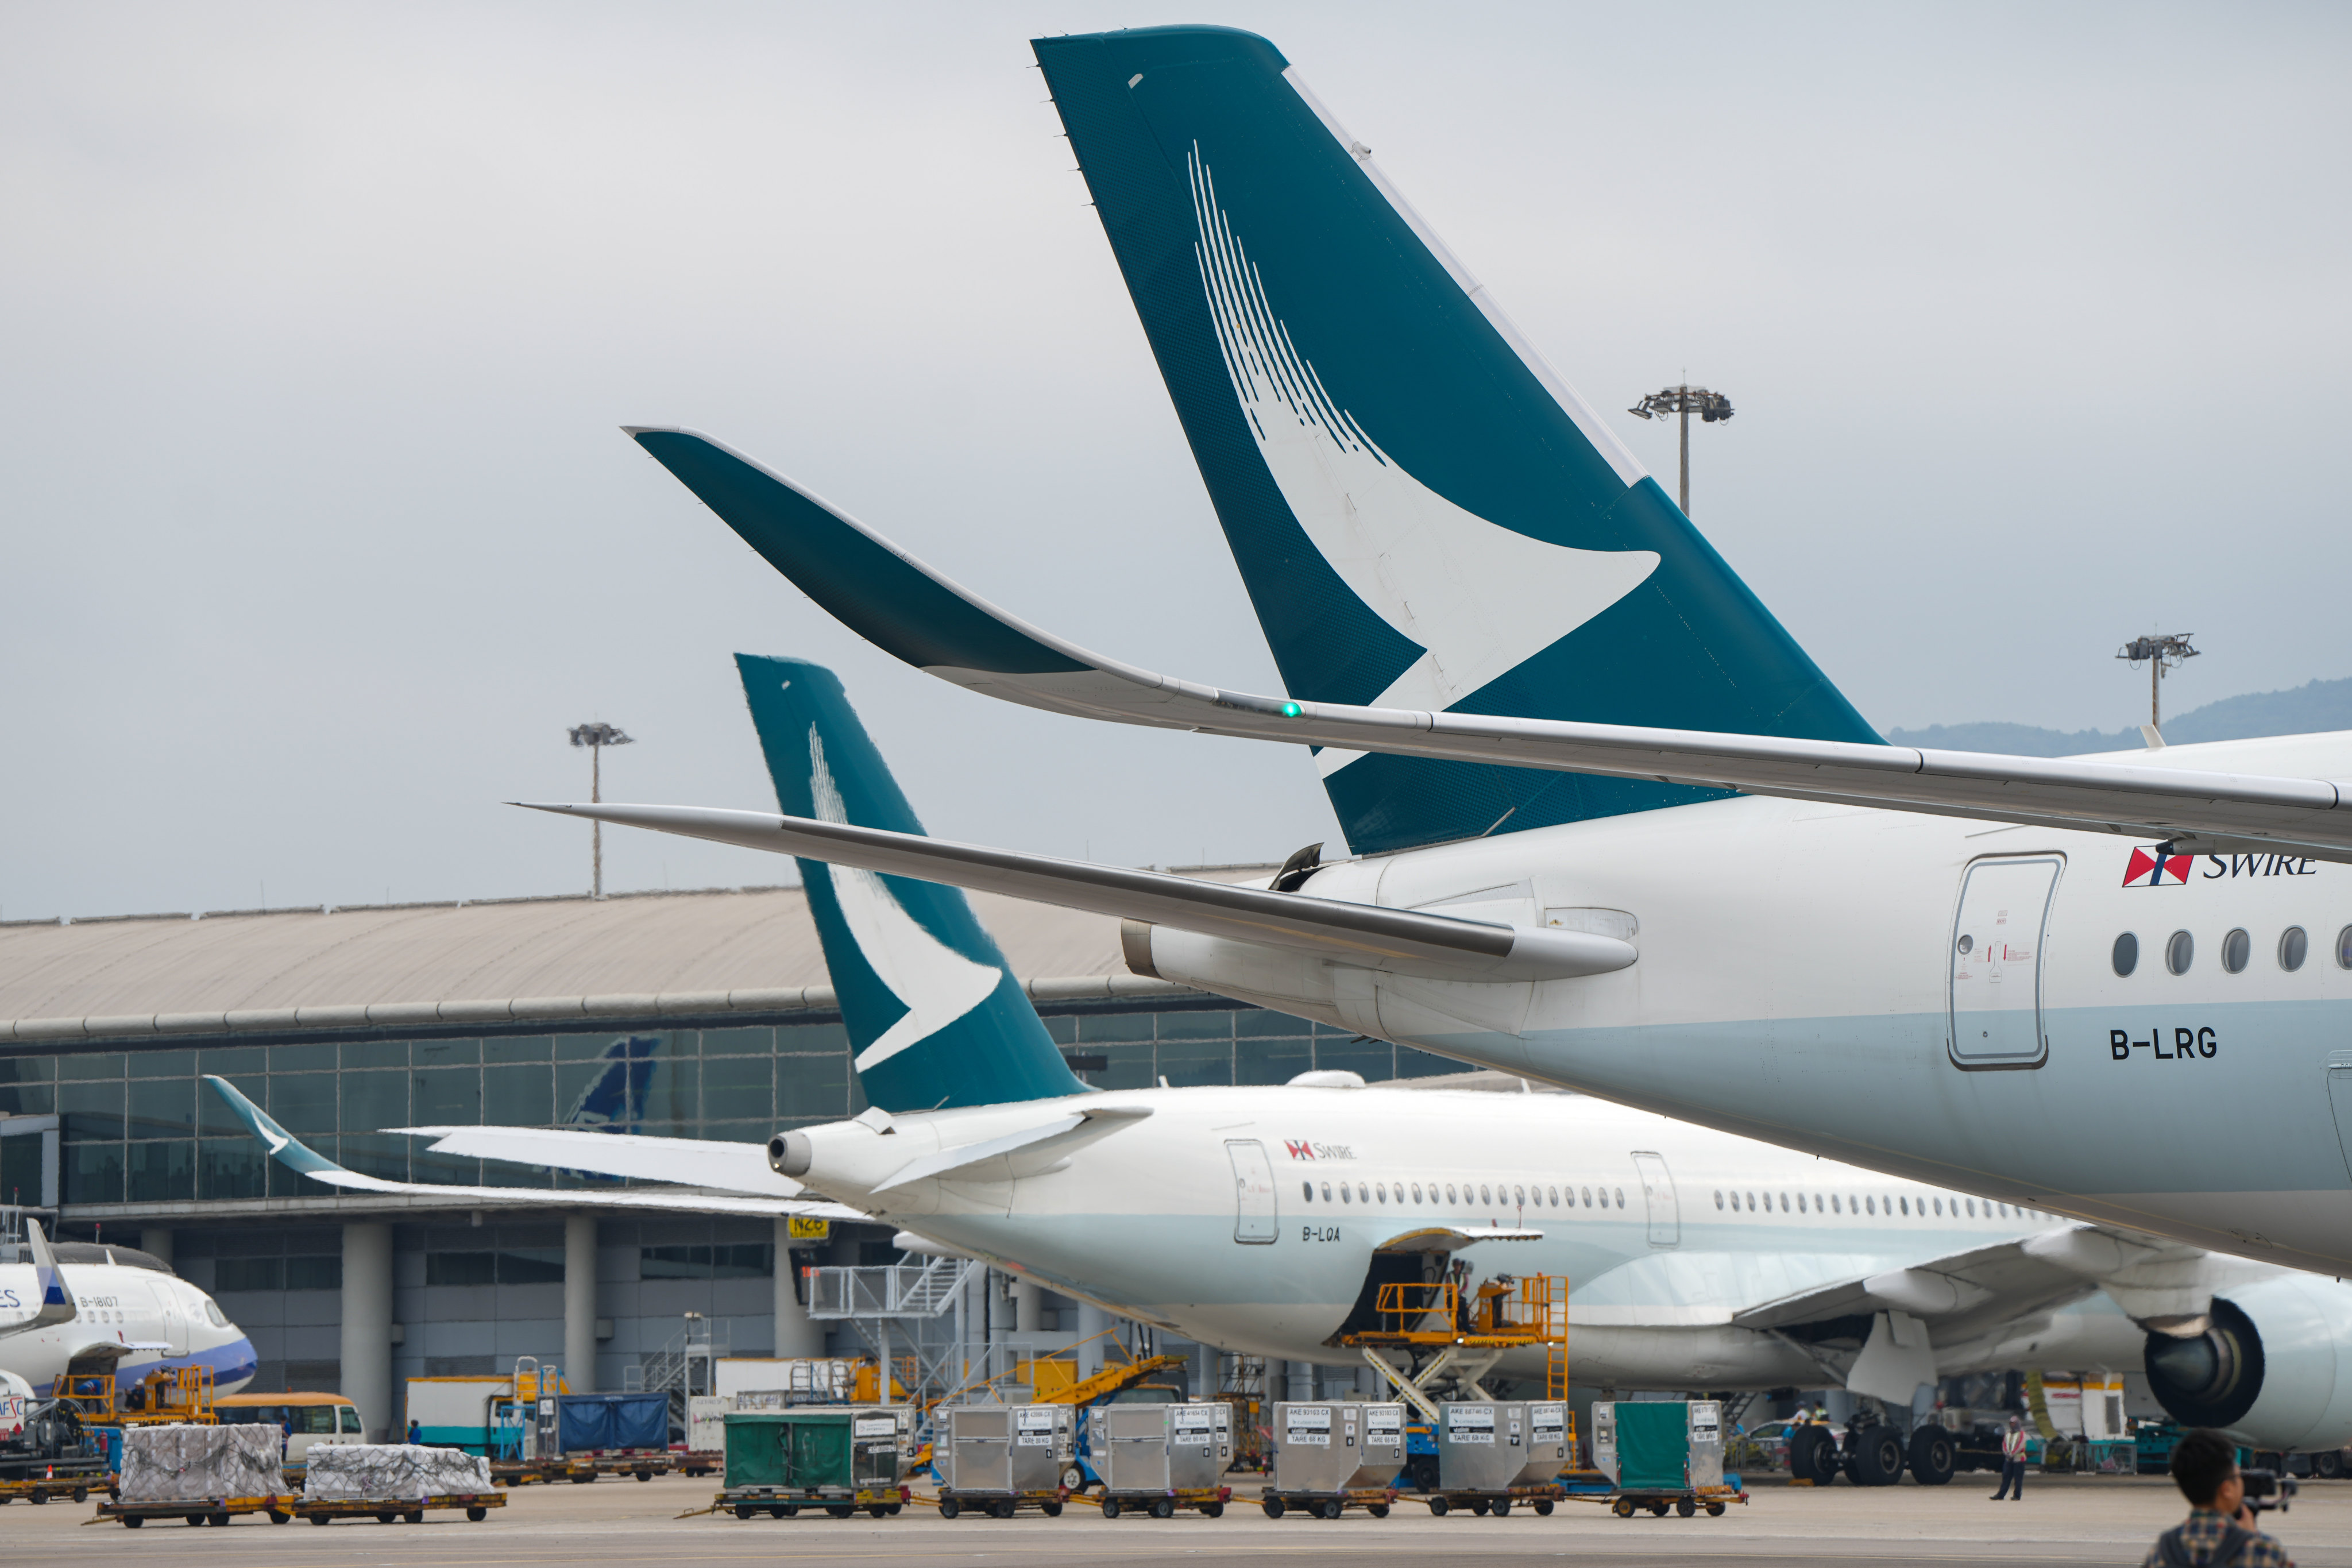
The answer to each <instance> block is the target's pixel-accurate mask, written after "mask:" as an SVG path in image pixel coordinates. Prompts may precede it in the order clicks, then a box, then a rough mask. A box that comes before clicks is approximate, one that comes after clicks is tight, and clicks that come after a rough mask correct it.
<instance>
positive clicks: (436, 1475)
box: [302, 1443, 490, 1502]
mask: <svg viewBox="0 0 2352 1568" xmlns="http://www.w3.org/2000/svg"><path fill="white" fill-rule="evenodd" d="M489 1489H490V1462H489V1461H488V1459H486V1458H482V1457H481V1456H480V1455H479V1454H468V1453H465V1452H463V1451H462V1450H460V1449H457V1448H428V1447H425V1446H423V1445H422V1444H415V1443H354V1444H352V1446H351V1447H342V1448H328V1447H317V1448H313V1449H311V1450H310V1473H309V1474H308V1475H307V1476H306V1477H305V1478H304V1479H303V1482H302V1495H303V1496H304V1497H305V1498H307V1499H309V1500H310V1501H312V1502H378V1501H391V1500H407V1499H413V1498H428V1497H449V1496H452V1495H462V1494H466V1493H470V1492H486V1491H488V1490H489Z"/></svg>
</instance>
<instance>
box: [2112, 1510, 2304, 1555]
mask: <svg viewBox="0 0 2352 1568" xmlns="http://www.w3.org/2000/svg"><path fill="white" fill-rule="evenodd" d="M2229 1522H2230V1521H2228V1520H2226V1519H2224V1518H2222V1517H2221V1515H2220V1514H2218V1513H2215V1512H2214V1511H2213V1510H2211V1509H2210V1508H2200V1509H2198V1510H2195V1511H2194V1512H2192V1513H2190V1514H2189V1522H2188V1523H2186V1524H2184V1525H2182V1526H2181V1527H2180V1543H2181V1545H2183V1546H2185V1547H2187V1548H2188V1549H2189V1561H2190V1562H2191V1563H2210V1562H2211V1561H2212V1560H2213V1552H2214V1549H2215V1548H2216V1547H2218V1546H2220V1545H2221V1529H2222V1527H2223V1526H2224V1525H2226V1524H2228V1523H2229ZM2239 1528H2240V1529H2244V1528H2245V1527H2244V1526H2242V1525H2241V1526H2240V1527H2239ZM2249 1533H2251V1534H2252V1536H2253V1539H2252V1541H2249V1542H2246V1549H2245V1550H2244V1551H2243V1552H2239V1553H2238V1561H2237V1562H2236V1563H2233V1564H2232V1565H2231V1568H2294V1558H2292V1557H2289V1556H2288V1555H2287V1554H2286V1548H2284V1546H2281V1545H2280V1544H2279V1543H2278V1542H2275V1541H2273V1540H2272V1539H2271V1538H2270V1537H2269V1536H2267V1535H2264V1534H2263V1533H2262V1531H2250V1532H2249ZM2140 1568H2164V1548H2163V1547H2162V1546H2161V1545H2158V1546H2156V1547H2154V1548H2152V1549H2150V1551H2149V1552H2148V1554H2147V1556H2146V1557H2145V1558H2143V1559H2141V1560H2140Z"/></svg>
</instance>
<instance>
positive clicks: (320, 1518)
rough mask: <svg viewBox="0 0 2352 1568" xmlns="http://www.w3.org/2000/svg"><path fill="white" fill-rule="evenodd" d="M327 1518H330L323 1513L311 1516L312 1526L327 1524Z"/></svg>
mask: <svg viewBox="0 0 2352 1568" xmlns="http://www.w3.org/2000/svg"><path fill="white" fill-rule="evenodd" d="M327 1518H328V1516H327V1515H325V1514H323V1513H314V1514H312V1515H310V1522H311V1523H312V1524H324V1523H326V1522H327Z"/></svg>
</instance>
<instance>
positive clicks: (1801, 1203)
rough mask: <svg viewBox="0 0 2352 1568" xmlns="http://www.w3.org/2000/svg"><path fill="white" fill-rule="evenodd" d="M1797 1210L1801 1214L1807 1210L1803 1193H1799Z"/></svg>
mask: <svg viewBox="0 0 2352 1568" xmlns="http://www.w3.org/2000/svg"><path fill="white" fill-rule="evenodd" d="M1797 1212H1798V1213H1799V1214H1802V1213H1804V1212H1805V1194H1802V1193H1799V1194H1797Z"/></svg>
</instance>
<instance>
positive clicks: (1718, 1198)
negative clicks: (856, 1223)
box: [877, 1187, 1723, 1375]
mask: <svg viewBox="0 0 2352 1568" xmlns="http://www.w3.org/2000/svg"><path fill="white" fill-rule="evenodd" d="M1715 1206H1716V1207H1717V1208H1721V1207H1722V1206H1723V1189H1722V1188H1720V1187H1718V1188H1717V1189H1716V1193H1715ZM877 1375H878V1374H877Z"/></svg>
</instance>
